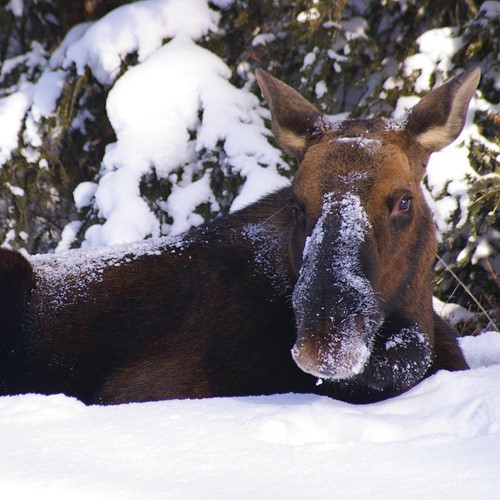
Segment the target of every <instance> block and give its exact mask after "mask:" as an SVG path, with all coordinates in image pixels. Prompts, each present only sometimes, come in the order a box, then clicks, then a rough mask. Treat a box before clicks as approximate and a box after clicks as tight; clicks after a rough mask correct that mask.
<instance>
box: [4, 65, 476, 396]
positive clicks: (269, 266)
mask: <svg viewBox="0 0 500 500" xmlns="http://www.w3.org/2000/svg"><path fill="white" fill-rule="evenodd" d="M256 75H257V80H258V83H259V85H260V88H261V91H262V93H263V95H264V97H265V100H266V101H267V104H268V106H269V108H270V112H271V126H272V129H273V133H274V135H275V137H276V140H277V141H278V143H279V144H280V146H281V147H282V148H283V149H284V150H285V151H286V152H287V153H289V154H291V155H292V156H293V157H295V158H296V160H297V162H298V167H297V171H296V175H295V178H294V181H293V183H292V185H291V186H289V187H285V188H282V189H280V190H277V191H275V192H273V193H271V194H269V195H267V196H265V197H263V198H262V199H260V200H259V201H257V202H255V203H253V204H252V205H249V206H247V207H246V208H243V209H241V210H239V211H237V212H234V213H232V214H230V215H228V216H227V217H221V218H219V219H217V220H216V221H215V222H212V223H208V224H205V225H202V226H199V227H197V228H193V229H192V230H190V231H189V232H187V233H186V234H184V235H181V236H178V237H171V238H169V237H167V238H159V239H150V240H146V241H144V242H141V243H135V244H129V245H123V246H122V245H120V246H117V247H109V248H101V249H99V248H98V249H84V250H78V249H77V250H69V251H67V252H63V253H60V254H52V255H41V256H32V257H30V258H26V257H24V256H23V255H22V254H21V253H19V252H16V251H14V250H10V249H6V248H3V249H0V322H1V323H0V324H1V328H0V394H2V395H13V394H21V393H27V392H37V393H42V394H53V393H64V394H66V395H69V396H73V397H76V398H78V399H80V400H81V401H83V402H84V403H86V404H119V403H126V402H141V401H155V400H162V399H171V398H202V397H215V396H241V395H264V394H273V393H284V392H312V393H317V394H321V395H327V396H330V397H332V398H337V399H341V400H344V401H347V402H352V403H368V402H375V401H379V400H383V399H385V398H388V397H392V396H395V395H398V394H401V393H403V392H404V391H407V390H408V389H410V388H411V387H413V386H415V385H416V384H417V383H418V382H420V381H421V380H423V379H424V378H425V377H428V376H430V375H431V374H433V373H435V372H436V371H438V370H441V369H444V370H465V369H467V368H468V366H467V363H466V361H465V359H464V357H463V354H462V352H461V350H460V348H459V346H458V343H457V340H456V335H455V332H454V330H453V329H452V328H451V327H450V326H448V324H447V323H445V322H444V321H443V320H442V319H441V318H440V317H439V316H438V315H437V314H436V313H435V312H434V311H433V309H432V289H431V278H432V265H433V260H434V258H435V254H436V236H435V226H434V224H433V221H432V217H431V212H430V209H429V207H428V206H427V204H426V202H425V199H424V195H423V192H422V190H421V187H420V184H421V180H422V177H423V175H424V173H425V168H426V165H427V162H428V160H429V157H430V155H431V154H432V153H433V152H435V151H438V150H440V149H442V148H444V147H445V146H447V145H448V144H450V143H451V142H452V141H454V140H455V139H456V138H457V137H458V135H459V134H460V132H461V130H462V128H463V126H464V123H465V117H466V112H467V108H468V106H469V102H470V99H471V98H472V96H473V94H474V92H475V90H476V88H477V85H478V83H479V78H480V71H479V69H477V68H472V69H469V70H466V71H464V72H463V73H462V74H460V75H458V76H456V77H454V78H453V79H451V80H449V81H447V82H446V83H445V84H443V85H442V86H440V87H438V88H436V89H434V90H432V91H430V92H429V93H428V94H427V95H426V96H425V97H424V98H423V99H421V100H420V101H419V103H418V104H416V105H415V106H414V107H413V108H412V109H411V110H410V111H409V112H407V113H406V115H405V116H404V117H402V118H401V119H398V120H390V119H386V118H377V117H375V118H369V119H346V120H344V121H341V122H332V121H330V120H329V119H328V118H327V117H326V116H325V115H324V114H322V113H321V112H320V111H319V110H318V109H317V108H316V107H315V106H314V105H313V104H311V103H309V102H308V101H307V100H306V99H305V98H304V97H302V96H301V95H300V94H299V93H298V92H297V91H295V90H294V89H292V88H291V87H289V86H288V85H286V84H285V83H283V82H281V81H280V80H278V79H276V78H274V77H272V76H271V75H269V74H268V73H266V72H265V71H264V70H257V73H256Z"/></svg>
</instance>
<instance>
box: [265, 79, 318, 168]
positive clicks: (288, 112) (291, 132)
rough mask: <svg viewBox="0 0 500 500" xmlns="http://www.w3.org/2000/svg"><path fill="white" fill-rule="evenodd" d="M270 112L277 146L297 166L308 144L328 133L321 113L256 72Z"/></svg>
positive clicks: (287, 89) (279, 84)
mask: <svg viewBox="0 0 500 500" xmlns="http://www.w3.org/2000/svg"><path fill="white" fill-rule="evenodd" d="M255 76H256V77H257V82H258V83H259V87H260V89H261V91H262V93H263V94H264V98H265V99H266V102H267V105H268V106H269V109H270V111H271V125H272V129H273V132H274V135H275V136H276V139H277V140H278V143H279V145H280V146H281V147H282V148H283V149H284V150H285V151H287V152H288V153H290V154H292V155H293V156H294V157H295V158H297V160H298V161H299V162H300V161H301V160H302V157H303V156H304V153H305V151H306V149H307V145H308V140H309V139H310V138H311V137H313V136H315V135H318V134H322V133H324V132H325V131H326V130H327V129H328V121H327V120H326V119H325V118H324V117H323V113H321V112H320V111H318V110H317V109H316V108H315V107H314V106H313V105H312V104H311V103H309V102H308V101H307V100H306V99H304V97H302V96H301V95H300V94H299V93H298V92H297V91H296V90H294V89H292V88H291V87H289V86H288V85H286V84H285V83H283V82H282V81H280V80H278V79H277V78H274V77H272V76H271V75H270V74H269V73H267V72H266V71H264V70H262V69H257V70H256V72H255Z"/></svg>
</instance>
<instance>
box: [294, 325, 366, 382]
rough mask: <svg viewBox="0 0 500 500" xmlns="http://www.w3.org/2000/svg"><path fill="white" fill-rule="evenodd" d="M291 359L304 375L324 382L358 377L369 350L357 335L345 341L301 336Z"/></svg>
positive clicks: (342, 339) (354, 334) (352, 333)
mask: <svg viewBox="0 0 500 500" xmlns="http://www.w3.org/2000/svg"><path fill="white" fill-rule="evenodd" d="M292 357H293V359H294V361H295V363H296V364H297V366H298V367H299V368H300V369H301V370H302V371H304V372H306V373H309V374H311V375H314V376H315V377H319V378H324V379H334V380H340V379H346V378H350V377H353V376H355V375H358V374H359V373H361V372H362V371H363V369H364V367H365V364H366V361H367V360H368V358H369V357H370V350H369V348H368V346H367V345H366V343H365V342H364V341H363V339H362V338H361V335H359V334H357V332H351V335H350V336H348V337H346V338H344V336H343V335H342V336H340V338H325V337H317V336H315V335H302V336H300V337H299V338H298V339H297V342H296V343H295V345H294V346H293V348H292Z"/></svg>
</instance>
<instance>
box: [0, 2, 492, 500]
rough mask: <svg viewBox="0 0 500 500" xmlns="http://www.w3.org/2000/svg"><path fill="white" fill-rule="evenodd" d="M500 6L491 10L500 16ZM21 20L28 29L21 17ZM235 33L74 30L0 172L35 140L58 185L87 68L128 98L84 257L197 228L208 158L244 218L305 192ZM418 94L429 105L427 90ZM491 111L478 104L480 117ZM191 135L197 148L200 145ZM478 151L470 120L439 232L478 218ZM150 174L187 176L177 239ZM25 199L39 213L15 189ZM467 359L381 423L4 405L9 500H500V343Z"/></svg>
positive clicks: (431, 54) (487, 336) (188, 14)
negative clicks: (161, 213) (71, 114)
mask: <svg viewBox="0 0 500 500" xmlns="http://www.w3.org/2000/svg"><path fill="white" fill-rule="evenodd" d="M230 3H231V0H217V1H212V4H215V5H219V6H224V5H226V4H230ZM496 3H498V2H485V3H484V5H486V4H488V5H489V6H490V9H492V8H493V7H492V5H493V4H496ZM9 5H10V8H11V9H14V10H15V11H16V12H18V13H19V14H16V15H22V2H21V1H20V0H11V2H10V3H9ZM186 6H187V7H186ZM482 8H483V9H484V8H485V7H484V6H483V7H482ZM219 16H220V14H219V13H217V12H216V11H214V10H213V9H212V8H211V7H210V5H209V3H208V2H207V0H191V1H190V2H189V3H186V2H185V1H184V0H148V1H145V2H141V3H134V4H131V5H127V6H124V7H122V8H120V9H117V10H116V11H113V12H111V13H110V14H108V15H107V16H106V17H104V18H103V19H101V20H98V21H96V22H95V23H93V24H92V23H88V24H84V25H79V26H76V27H75V28H74V29H73V30H72V31H71V32H70V33H69V34H68V36H67V37H66V39H65V40H64V41H63V43H62V44H61V46H60V47H59V48H58V49H57V50H56V51H55V52H54V53H53V54H52V55H51V56H50V58H49V57H48V56H47V55H45V56H43V57H45V58H46V59H47V60H46V63H45V66H43V65H42V66H43V73H42V77H40V79H39V80H38V81H37V82H36V83H29V82H21V83H22V84H20V86H19V88H18V89H17V90H16V91H15V92H13V93H12V94H11V95H8V96H5V97H2V98H1V99H0V111H1V113H0V132H1V133H0V163H1V164H3V163H5V162H6V161H8V160H9V158H10V157H11V155H12V153H13V151H14V150H15V149H16V147H18V141H19V134H20V131H21V126H22V124H23V123H25V130H24V131H23V138H24V142H25V143H26V144H30V145H31V146H32V148H31V149H30V148H27V149H26V150H25V151H24V152H23V154H26V155H27V154H31V155H33V158H31V161H32V162H33V163H36V162H37V161H39V163H40V168H45V167H46V165H44V164H43V163H42V162H43V161H44V160H38V159H37V157H36V155H35V154H34V150H35V149H36V147H37V145H39V143H41V140H40V138H39V136H38V128H37V127H38V125H39V122H40V120H42V119H43V118H46V117H50V116H52V115H53V113H54V110H55V107H56V101H57V98H58V96H59V95H60V92H61V88H62V85H63V82H64V78H66V77H67V76H68V74H69V72H70V69H71V67H72V66H73V65H74V67H75V68H76V71H78V72H83V71H84V70H85V67H86V66H87V65H88V66H89V69H90V71H91V72H92V74H93V75H94V77H95V78H96V79H97V80H99V81H100V82H103V83H106V84H110V85H111V86H112V90H111V91H110V93H109V96H108V99H107V108H106V109H107V113H108V117H109V119H110V123H111V125H112V127H113V129H114V131H115V132H116V136H117V139H116V143H114V144H111V145H109V146H108V148H107V149H106V154H105V156H104V159H103V162H102V165H101V170H100V172H99V175H98V177H97V178H96V179H95V182H86V183H83V184H81V185H80V186H78V187H77V189H76V191H75V204H76V206H77V208H85V207H88V206H92V207H94V209H95V211H96V212H98V213H99V214H100V216H101V218H102V219H104V220H105V222H103V223H102V224H96V225H95V226H92V227H91V228H90V229H89V231H88V232H87V234H86V237H85V242H84V243H85V245H86V246H91V247H93V246H99V245H108V244H112V243H129V242H131V241H136V240H141V239H142V238H144V237H145V236H147V235H149V234H152V235H160V234H175V233H179V232H182V231H183V230H185V229H187V228H188V227H190V226H192V225H196V224H199V223H200V222H201V217H200V216H199V215H197V214H195V213H194V209H195V208H196V206H197V205H198V204H201V203H203V202H207V203H210V204H212V205H214V206H215V205H216V201H215V198H214V196H213V195H212V193H211V192H210V189H209V178H208V174H203V175H200V168H201V167H200V165H199V164H198V160H199V158H198V154H199V153H200V152H201V151H204V150H207V151H212V150H215V148H216V146H217V145H218V144H219V143H222V144H223V146H222V147H223V150H224V155H225V157H226V161H227V163H228V165H229V166H230V167H231V169H233V171H234V172H237V173H239V174H241V176H242V177H243V178H244V179H245V183H244V185H243V186H242V189H241V191H240V193H239V195H238V197H237V198H236V199H235V200H234V202H233V205H232V209H233V210H235V209H237V208H240V207H242V206H244V205H245V204H247V203H249V202H251V201H252V200H254V199H257V198H258V197H260V196H261V195H262V194H263V193H264V192H266V191H270V190H273V189H275V188H276V187H279V186H281V185H284V184H286V183H287V182H289V181H288V180H287V179H285V178H284V177H282V176H280V175H279V173H278V172H279V170H280V169H283V168H284V164H283V159H282V158H281V156H280V153H279V152H278V151H277V150H276V149H275V148H274V147H273V146H272V145H271V144H270V143H269V142H268V135H269V132H268V131H267V129H266V128H265V127H264V118H265V117H266V116H267V115H268V112H267V111H265V109H264V108H263V107H262V104H260V103H259V101H258V99H257V98H256V97H255V96H254V95H252V94H251V93H250V92H249V90H248V89H236V88H235V87H233V86H232V84H231V83H230V81H229V79H230V76H231V70H230V69H229V67H227V66H226V64H225V63H224V62H223V61H222V60H221V59H220V58H219V57H218V56H217V55H215V54H213V53H211V52H209V51H208V50H206V49H204V48H203V47H201V45H198V41H199V40H200V39H201V38H202V37H203V36H204V35H206V34H207V33H211V32H217V30H218V29H219V28H218V20H219ZM118 34H121V35H123V36H118ZM164 40H169V41H168V42H167V43H163V42H164ZM262 40H263V39H262V38H261V41H260V42H259V43H262ZM455 40H456V39H455V34H454V32H452V31H450V30H447V29H443V30H437V31H433V32H432V33H431V34H427V35H426V36H425V37H422V38H421V39H419V41H418V43H419V47H420V52H421V55H420V57H418V58H413V59H411V60H409V61H408V63H407V70H408V72H412V71H415V70H424V69H425V70H426V71H425V72H423V73H422V74H423V75H424V76H426V77H427V80H429V71H427V70H431V69H433V68H434V67H435V66H436V64H437V62H439V61H441V60H442V61H445V62H446V61H448V60H451V59H450V58H451V57H452V55H451V53H450V54H445V56H446V57H445V56H443V59H439V58H437V59H436V57H437V56H435V51H436V50H437V49H439V50H440V51H441V52H440V53H444V52H443V51H444V50H445V49H446V48H447V47H450V45H449V44H450V43H452V42H453V43H455V45H453V46H452V48H454V49H456V44H457V43H458V42H456V41H455ZM268 41H270V42H272V40H268ZM436 41H437V42H439V43H437V42H436ZM443 41H446V42H447V43H446V44H444V42H443ZM442 42H443V43H442ZM255 43H257V42H255ZM134 52H137V55H138V61H139V62H138V64H137V65H136V66H134V67H132V68H130V69H128V70H127V71H126V72H125V73H124V74H123V75H122V76H121V77H120V78H118V79H117V80H116V78H117V75H118V71H119V69H120V61H121V60H122V59H123V58H124V57H125V56H126V55H127V54H129V53H134ZM30 54H31V55H30V56H29V57H30V59H29V60H30V61H31V60H35V59H36V60H38V59H40V58H41V57H42V56H41V55H40V54H39V53H38V52H37V51H35V50H33V51H32V53H30ZM26 57H28V56H26ZM43 57H42V59H43ZM440 57H441V56H440ZM446 58H448V59H446ZM436 61H437V62H436ZM305 62H306V61H304V64H305ZM33 64H34V63H33ZM443 64H444V63H443ZM28 66H29V64H28ZM4 68H5V66H4ZM441 69H442V71H444V72H447V71H448V70H449V69H450V68H448V66H446V64H445V65H444V66H443V68H441ZM172 75H175V76H176V77H175V78H172ZM450 76H451V75H450ZM250 83H251V82H250ZM419 83H420V85H422V86H423V88H422V89H421V90H427V88H425V84H426V82H424V79H423V77H422V78H421V80H419ZM427 83H428V82H427ZM317 93H318V94H321V88H318V89H317ZM168 95H173V96H175V99H166V98H165V96H168ZM138 96H139V97H140V98H139V97H138ZM405 99H406V98H405V97H402V98H401V99H400V102H399V103H398V109H397V110H396V111H395V116H396V115H398V114H401V113H403V112H404V111H405V110H406V109H407V108H408V106H411V105H413V104H414V103H415V102H416V98H415V97H414V96H410V97H409V98H407V99H406V100H405ZM408 99H410V100H408ZM484 106H485V103H484V100H482V99H481V96H480V95H478V96H476V98H474V99H473V102H472V105H471V109H472V111H475V110H480V109H483V107H484ZM201 111H203V113H202V116H201V117H200V113H201ZM84 118H85V114H82V116H80V115H79V116H78V117H77V118H76V119H75V123H74V127H83V122H84ZM192 132H196V134H195V135H196V137H194V138H190V137H191V135H192V134H191V133H192ZM473 139H477V140H480V139H481V138H479V135H478V131H477V126H476V125H474V124H473V123H472V113H471V114H470V116H469V119H468V121H467V124H466V127H465V129H464V132H463V134H462V136H461V137H460V138H459V140H458V141H457V142H456V143H455V144H454V145H452V146H450V147H449V148H447V149H446V150H444V151H443V152H440V153H438V154H436V155H434V156H433V158H432V160H431V162H430V165H429V169H428V187H429V190H430V192H431V194H433V195H437V193H438V192H439V191H440V190H441V189H442V187H443V186H444V185H448V186H449V188H450V194H454V196H455V197H454V198H453V199H451V198H450V197H445V198H443V199H442V200H440V201H439V202H436V201H435V200H431V199H430V197H429V201H430V202H431V203H432V208H433V212H434V215H435V217H436V221H437V223H438V227H439V229H440V230H441V231H444V230H445V229H446V226H447V224H449V220H450V214H452V213H453V212H454V211H455V210H456V208H457V206H458V205H460V206H462V205H464V206H466V205H467V204H468V203H469V200H468V195H467V189H466V185H465V183H464V179H465V178H466V177H467V176H474V175H477V174H475V173H474V171H472V169H471V166H470V164H469V160H468V159H467V150H466V148H467V147H468V144H469V143H470V142H471V140H473ZM481 140H483V141H484V139H481ZM490 147H491V148H494V145H490ZM152 164H154V165H155V168H156V171H157V174H158V175H159V176H160V177H162V178H169V176H170V175H171V173H172V172H175V171H176V169H178V168H180V167H182V168H183V169H184V174H183V178H182V179H181V182H179V183H177V184H175V185H174V186H173V190H172V195H171V196H170V198H169V199H168V200H166V201H165V202H164V207H163V208H164V210H165V211H166V212H167V213H169V214H170V216H171V217H172V220H173V223H172V225H171V226H169V227H162V226H161V223H160V221H159V220H157V218H156V217H155V216H154V215H153V213H152V212H151V210H150V208H149V207H148V205H147V204H146V202H145V200H144V199H142V197H141V196H140V189H139V182H140V179H141V178H142V176H143V175H145V174H147V173H148V172H149V170H150V166H151V165H152ZM444 167H446V168H444ZM195 174H196V175H195ZM196 176H198V177H199V178H198V177H197V178H198V180H196V181H194V179H195V177H196ZM450 180H453V183H449V181H450ZM447 183H448V184H447ZM11 190H16V193H18V195H19V196H24V194H23V191H22V190H20V188H19V187H17V186H11ZM451 191H453V192H451ZM13 192H14V191H13ZM216 208H217V207H214V210H215V209H216ZM75 222H76V221H74V222H73V223H72V224H75ZM77 224H78V223H77ZM78 227H79V226H77V229H78ZM67 229H68V231H66V232H65V233H64V234H63V237H62V242H61V244H60V247H59V249H60V250H64V249H66V248H68V247H69V246H70V245H71V243H72V241H73V238H74V236H75V234H74V232H75V229H74V226H72V225H69V226H68V227H67ZM6 243H8V240H6ZM462 345H463V347H464V350H465V352H466V355H467V358H468V360H469V362H470V364H471V366H472V370H471V371H468V372H462V373H445V372H442V373H439V374H437V375H435V376H434V377H432V378H431V379H429V380H426V381H424V382H423V383H421V384H419V385H418V386H417V387H415V388H414V389H413V390H411V391H410V392H408V393H407V394H404V395H402V396H400V397H397V398H394V399H391V400H388V401H385V402H381V403H377V404H372V405H362V406H353V405H348V404H345V403H341V402H338V401H334V400H331V399H328V398H324V397H319V396H313V395H293V394H288V395H276V396H270V397H253V398H227V399H211V400H197V401H164V402H158V403H144V404H130V405H123V406H115V407H97V406H95V407H86V406H84V405H83V404H82V403H80V402H79V401H77V400H74V399H71V398H67V397H64V396H61V395H55V396H49V397H46V396H40V395H24V396H16V397H3V398H0V442H1V453H0V495H1V498H2V499H3V498H6V499H11V498H12V499H18V498H34V497H36V498H47V497H49V496H50V498H53V499H75V498H105V499H111V498H112V499H115V498H134V499H136V498H145V499H146V498H147V499H150V498H154V499H156V498H168V499H172V498H174V499H175V498H182V499H184V498H196V499H199V498H217V499H223V498H231V499H233V498H238V499H239V498H252V499H256V498H258V499H260V498H264V499H267V498H269V499H271V498H272V499H276V498H287V499H289V498H301V499H303V498H325V499H326V498H328V499H331V498H335V499H349V498H353V499H356V500H360V499H364V498H373V499H377V498H380V499H384V500H385V499H404V498H412V499H413V498H415V499H417V498H418V499H429V498H431V499H467V500H468V499H496V498H500V390H499V386H500V383H499V382H500V333H494V332H489V333H484V334H482V335H481V336H479V337H477V338H465V339H463V340H462Z"/></svg>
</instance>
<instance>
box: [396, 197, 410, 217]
mask: <svg viewBox="0 0 500 500" xmlns="http://www.w3.org/2000/svg"><path fill="white" fill-rule="evenodd" d="M410 208H411V198H410V197H409V196H403V198H401V199H400V200H399V206H398V209H399V211H400V212H402V213H406V212H409V210H410Z"/></svg>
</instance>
